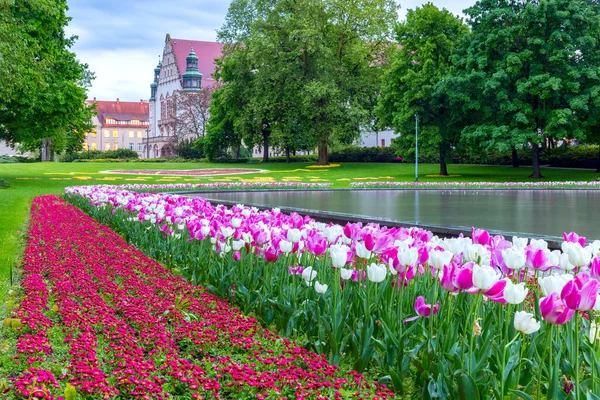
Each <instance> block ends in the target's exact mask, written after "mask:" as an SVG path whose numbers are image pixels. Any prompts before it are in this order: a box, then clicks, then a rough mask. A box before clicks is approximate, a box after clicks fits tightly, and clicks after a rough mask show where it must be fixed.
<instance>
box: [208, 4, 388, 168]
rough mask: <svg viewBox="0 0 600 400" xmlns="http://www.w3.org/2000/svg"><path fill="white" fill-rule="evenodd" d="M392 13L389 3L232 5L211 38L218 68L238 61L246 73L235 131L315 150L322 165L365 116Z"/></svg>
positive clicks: (354, 133)
mask: <svg viewBox="0 0 600 400" xmlns="http://www.w3.org/2000/svg"><path fill="white" fill-rule="evenodd" d="M395 11H396V6H395V4H394V2H393V1H392V0H357V1H352V2H348V1H345V0H344V1H342V0H234V1H233V2H232V4H231V6H230V9H229V12H228V15H227V18H226V23H225V25H224V26H223V28H222V29H221V30H220V31H219V40H221V41H223V42H224V43H225V44H226V46H225V47H226V51H225V52H224V60H223V63H224V65H225V66H226V65H227V58H237V57H241V56H240V54H243V55H244V56H243V57H244V60H245V66H246V71H248V70H250V71H251V72H252V77H251V79H250V81H249V82H248V85H247V86H246V87H245V90H244V91H243V92H241V91H240V94H241V95H242V96H243V97H242V98H241V100H240V102H239V103H238V106H239V104H240V103H241V104H242V107H241V108H240V109H239V112H238V113H237V118H238V119H239V121H243V123H240V122H238V123H236V128H237V127H239V128H240V129H243V130H244V131H246V132H257V131H258V132H261V134H262V137H263V138H265V136H266V133H267V132H268V134H269V135H271V134H273V136H272V138H273V139H275V143H273V144H274V145H278V146H280V147H282V148H285V149H287V150H289V149H292V150H293V149H297V148H301V147H307V146H317V147H318V148H319V163H320V164H327V163H328V152H327V151H328V146H329V145H330V144H331V143H333V142H335V141H343V142H350V141H352V140H353V139H354V138H356V137H357V136H358V135H359V133H360V127H361V124H364V123H365V121H366V120H367V119H368V117H369V112H368V111H369V110H368V107H369V104H370V103H369V102H368V101H367V100H368V96H367V95H368V93H369V92H370V91H371V90H373V88H374V87H375V86H374V85H376V84H377V76H376V71H378V70H379V69H380V66H381V64H382V63H381V60H380V59H379V58H378V56H379V55H380V54H381V48H383V47H385V46H389V41H388V36H389V33H390V32H389V31H390V26H391V22H392V21H393V20H394V19H395V17H396V14H395ZM244 74H245V73H242V74H241V75H238V76H231V75H230V78H231V79H233V80H227V79H226V78H225V77H224V76H223V75H221V76H219V78H221V79H222V80H223V81H224V83H225V84H226V85H227V84H230V83H235V81H237V80H239V79H240V77H241V76H243V75H244ZM248 137H249V135H247V134H245V135H244V141H246V138H248ZM269 137H271V136H269ZM249 140H250V139H249ZM264 144H266V142H265V141H263V145H264Z"/></svg>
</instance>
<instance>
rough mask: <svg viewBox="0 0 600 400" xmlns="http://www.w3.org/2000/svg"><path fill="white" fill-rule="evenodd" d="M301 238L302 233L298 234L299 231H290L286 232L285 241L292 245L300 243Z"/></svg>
mask: <svg viewBox="0 0 600 400" xmlns="http://www.w3.org/2000/svg"><path fill="white" fill-rule="evenodd" d="M301 236H302V233H301V232H300V229H290V230H288V231H287V240H289V241H290V242H292V243H298V242H299V241H300V238H301Z"/></svg>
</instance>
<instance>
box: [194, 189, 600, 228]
mask: <svg viewBox="0 0 600 400" xmlns="http://www.w3.org/2000/svg"><path fill="white" fill-rule="evenodd" d="M200 196H202V197H205V198H207V199H213V200H215V201H213V203H218V200H227V201H233V202H236V203H243V204H248V205H268V206H272V207H278V206H281V207H283V206H285V207H293V208H298V209H302V210H304V212H306V213H307V214H309V215H310V211H308V210H321V211H330V212H341V213H348V214H356V215H364V216H368V217H374V218H386V219H393V220H396V221H402V222H410V223H414V224H424V225H439V226H447V227H470V226H475V227H480V228H485V229H491V230H498V231H504V232H521V233H528V234H534V235H546V236H562V233H563V232H571V231H574V232H577V233H578V234H579V235H583V236H586V237H588V239H600V191H597V190H332V191H271V192H267V191H257V192H220V193H204V194H201V195H200Z"/></svg>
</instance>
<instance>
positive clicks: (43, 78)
mask: <svg viewBox="0 0 600 400" xmlns="http://www.w3.org/2000/svg"><path fill="white" fill-rule="evenodd" d="M67 9H68V8H67V2H66V0H22V1H0V140H5V141H8V142H12V143H17V142H19V143H21V144H22V145H23V146H24V147H25V148H27V149H30V150H34V149H37V150H42V153H43V154H48V155H49V154H50V153H51V152H52V151H51V150H54V151H57V150H58V151H60V150H64V149H73V150H77V149H80V148H81V142H82V141H83V138H84V133H85V132H86V131H88V130H89V129H91V125H90V124H91V116H92V113H93V107H92V106H90V105H87V104H86V102H85V100H86V97H87V94H86V89H87V88H88V87H89V85H90V82H91V80H92V79H93V74H92V73H90V72H89V71H88V69H87V65H85V64H81V63H79V62H78V61H77V59H76V57H75V54H74V53H72V52H71V51H69V49H70V48H71V47H72V45H73V43H74V40H75V39H76V38H75V37H67V36H66V35H65V32H64V28H65V26H66V25H67V23H68V22H69V20H70V18H69V17H67V15H66V11H67Z"/></svg>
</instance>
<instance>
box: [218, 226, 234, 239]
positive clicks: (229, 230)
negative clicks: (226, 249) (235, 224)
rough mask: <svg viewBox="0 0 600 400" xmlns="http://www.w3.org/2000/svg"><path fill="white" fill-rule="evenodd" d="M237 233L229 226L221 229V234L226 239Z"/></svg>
mask: <svg viewBox="0 0 600 400" xmlns="http://www.w3.org/2000/svg"><path fill="white" fill-rule="evenodd" d="M234 232H235V229H233V228H230V227H228V226H222V227H221V233H222V234H223V236H225V237H226V238H228V237H230V236H232V235H233V233H234Z"/></svg>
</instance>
